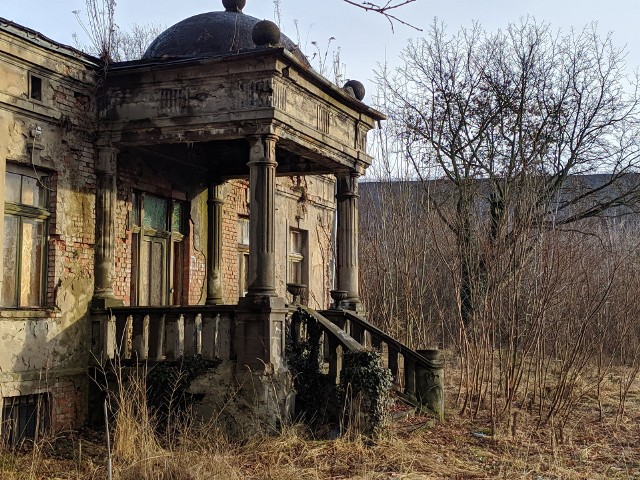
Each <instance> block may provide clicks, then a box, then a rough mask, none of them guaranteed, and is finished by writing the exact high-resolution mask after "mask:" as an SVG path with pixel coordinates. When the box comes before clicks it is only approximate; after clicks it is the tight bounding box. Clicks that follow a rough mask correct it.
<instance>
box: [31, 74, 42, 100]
mask: <svg viewBox="0 0 640 480" xmlns="http://www.w3.org/2000/svg"><path fill="white" fill-rule="evenodd" d="M34 80H37V81H39V82H40V90H39V92H38V93H39V95H38V96H34V88H33V87H34ZM27 81H28V82H29V85H28V88H29V100H31V101H33V102H38V103H43V101H44V77H43V76H42V75H38V74H36V73H35V72H29V76H28V79H27Z"/></svg>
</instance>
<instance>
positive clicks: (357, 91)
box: [342, 80, 366, 101]
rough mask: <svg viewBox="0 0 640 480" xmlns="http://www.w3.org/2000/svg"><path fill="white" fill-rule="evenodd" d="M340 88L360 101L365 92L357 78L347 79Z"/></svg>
mask: <svg viewBox="0 0 640 480" xmlns="http://www.w3.org/2000/svg"><path fill="white" fill-rule="evenodd" d="M342 89H343V90H345V91H346V92H347V93H348V94H349V95H351V96H352V97H354V98H356V99H357V100H360V101H362V99H363V98H364V95H365V93H366V91H365V89H364V85H363V84H362V83H360V82H359V81H357V80H349V81H348V82H347V83H345V84H344V87H342Z"/></svg>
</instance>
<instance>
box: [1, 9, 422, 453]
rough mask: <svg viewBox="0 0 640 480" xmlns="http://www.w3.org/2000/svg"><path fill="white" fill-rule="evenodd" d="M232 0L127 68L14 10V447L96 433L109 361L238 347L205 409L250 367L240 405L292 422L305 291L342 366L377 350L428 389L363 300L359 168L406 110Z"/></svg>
mask: <svg viewBox="0 0 640 480" xmlns="http://www.w3.org/2000/svg"><path fill="white" fill-rule="evenodd" d="M223 4H224V9H225V10H226V11H217V12H210V13H204V14H201V15H196V16H194V17H191V18H188V19H186V20H184V21H182V22H179V23H178V24H176V25H174V26H172V27H170V28H169V29H168V30H166V31H165V32H164V33H162V34H161V35H160V36H159V37H158V38H157V39H156V40H155V41H154V42H153V43H152V44H151V45H150V47H149V48H148V50H147V52H146V54H145V55H144V57H143V58H142V59H140V60H136V61H128V62H121V63H109V62H104V61H103V60H100V59H97V58H94V57H91V56H89V55H86V54H83V53H81V52H79V51H77V50H75V49H73V48H71V47H67V46H64V45H61V44H58V43H56V42H54V41H52V40H50V39H47V38H45V37H44V36H42V35H41V34H39V33H37V32H34V31H32V30H30V29H28V28H25V27H23V26H20V25H16V24H14V23H12V22H9V21H6V20H3V19H0V55H1V58H2V61H1V63H0V209H1V210H3V212H4V221H3V222H1V223H0V244H1V245H2V249H1V250H0V255H1V256H2V265H3V275H2V278H1V279H0V282H1V283H0V301H1V308H0V409H1V412H2V423H1V424H0V425H1V426H0V432H1V434H2V436H3V437H4V438H5V440H6V439H8V440H9V441H17V440H18V439H21V438H28V437H30V436H31V437H32V436H34V434H36V430H38V429H42V428H47V429H50V430H52V431H59V430H62V429H68V428H76V427H79V426H82V425H83V424H84V423H85V422H86V421H87V419H88V417H90V416H91V415H92V412H93V411H97V410H100V409H101V408H102V403H100V401H98V400H95V395H92V394H91V390H92V384H93V383H94V381H93V380H92V371H94V370H95V369H96V368H100V366H101V365H104V364H105V362H108V361H110V360H113V359H116V358H120V359H122V360H123V361H125V360H128V361H137V362H149V363H156V362H162V361H167V360H171V359H179V358H183V357H187V356H193V355H202V357H204V358H210V359H218V360H220V361H221V362H222V363H221V364H220V367H219V368H218V369H216V371H215V372H214V373H212V374H210V375H209V376H208V377H206V378H200V379H198V380H197V381H196V382H194V385H193V386H192V388H193V389H195V390H198V389H199V390H198V391H200V392H201V393H202V395H201V396H200V397H199V398H202V399H203V400H202V405H201V410H202V411H203V412H205V413H206V411H207V409H214V408H216V406H219V404H220V402H221V400H220V399H221V398H223V397H225V395H227V394H228V393H229V391H230V389H237V388H238V387H237V385H242V382H244V381H246V378H249V379H250V381H251V383H252V387H251V388H250V389H248V390H250V395H249V393H247V395H246V398H244V397H243V394H242V392H241V391H240V392H239V393H238V394H237V398H236V399H235V400H234V401H235V402H236V403H242V402H245V404H247V405H249V404H250V405H251V406H252V407H251V408H252V409H253V410H254V411H255V413H256V415H259V416H260V415H262V417H264V418H263V420H264V421H265V422H267V423H269V422H275V420H276V417H277V415H280V414H281V413H282V412H283V411H284V412H286V411H288V410H289V409H290V408H291V404H292V398H293V396H294V393H293V389H292V387H291V385H290V383H291V382H290V381H287V380H286V378H285V377H286V374H285V373H286V365H285V363H284V360H283V356H284V347H285V332H286V331H287V324H288V322H290V319H291V312H292V311H293V305H294V304H295V305H296V308H298V305H303V307H301V308H303V309H305V311H308V312H312V313H311V314H312V315H314V316H315V317H316V318H317V319H318V321H319V322H320V325H321V326H322V328H323V331H324V336H325V339H326V345H325V351H326V356H327V362H328V370H329V373H330V374H333V375H334V376H335V377H337V376H338V375H339V372H340V363H341V362H340V352H341V351H343V350H345V349H357V348H361V346H362V345H369V346H373V347H376V348H378V349H380V350H381V351H382V352H384V362H385V365H387V366H388V367H389V368H390V369H391V371H392V373H393V375H394V376H395V377H396V380H398V378H397V377H398V376H402V381H401V382H400V383H402V384H403V385H404V386H403V388H404V390H405V392H406V393H407V394H408V395H415V389H416V378H419V370H420V368H421V367H420V366H421V365H422V364H423V363H424V360H425V357H423V356H421V355H418V354H417V353H416V352H413V351H411V350H409V349H408V348H406V347H404V346H403V345H401V344H399V343H398V342H395V341H393V339H391V338H390V337H388V336H387V335H385V334H384V333H383V332H381V331H380V330H378V329H376V328H375V327H373V326H372V325H370V324H369V323H368V322H367V321H366V320H365V308H364V306H363V305H362V303H361V301H360V298H359V292H358V178H359V177H360V176H361V175H363V174H364V172H365V170H366V169H367V167H368V166H369V165H370V164H371V161H372V158H371V157H370V156H369V155H368V154H367V151H366V146H367V132H368V131H369V130H371V129H372V128H374V127H375V126H376V123H377V122H378V121H381V120H384V118H385V117H384V115H382V114H381V113H379V112H377V111H376V110H374V109H372V108H370V107H368V106H367V105H365V104H364V103H362V101H361V100H362V99H363V97H364V91H363V89H362V85H361V84H359V83H358V82H348V83H347V85H345V86H344V87H339V86H336V85H334V84H332V83H331V82H330V81H328V80H327V79H325V78H324V77H322V76H321V75H320V74H318V73H316V72H315V71H314V70H313V69H312V68H311V67H310V65H309V63H308V61H307V59H306V58H305V56H304V55H303V54H302V53H301V52H300V50H299V49H298V48H297V47H296V46H295V45H294V44H293V42H291V40H289V39H288V38H287V37H285V36H284V35H282V36H281V34H280V31H279V29H278V28H277V27H276V26H275V24H273V23H271V22H266V21H259V20H258V19H256V18H253V17H251V16H249V15H247V14H245V13H243V12H242V9H243V7H244V4H245V2H244V1H239V0H238V1H230V0H224V1H223ZM332 291H333V292H332ZM330 292H332V293H330ZM293 295H295V298H294V297H293ZM312 309H313V310H312ZM399 365H400V366H401V368H400V369H399ZM283 372H285V373H283ZM416 372H418V373H416ZM400 374H401V375H400ZM243 379H244V380H243ZM267 382H268V383H267ZM273 382H276V383H275V384H276V385H277V386H278V391H277V393H276V395H275V398H270V393H269V391H270V388H267V385H273ZM418 383H419V380H418ZM256 385H262V389H260V388H256ZM418 388H419V387H418ZM232 416H233V415H232ZM242 421H243V420H241V419H239V418H235V419H234V422H236V425H239V424H241V423H242ZM241 427H242V426H241V425H240V426H239V427H238V428H241Z"/></svg>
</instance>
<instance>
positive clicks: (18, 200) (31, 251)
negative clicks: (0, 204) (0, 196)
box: [0, 165, 50, 307]
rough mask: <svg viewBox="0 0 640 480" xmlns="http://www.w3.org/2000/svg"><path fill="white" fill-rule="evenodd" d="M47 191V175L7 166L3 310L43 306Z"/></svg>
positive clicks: (0, 304) (1, 303)
mask: <svg viewBox="0 0 640 480" xmlns="http://www.w3.org/2000/svg"><path fill="white" fill-rule="evenodd" d="M48 190H49V187H48V177H47V176H46V175H41V174H39V173H38V172H37V171H34V170H33V169H28V168H22V167H17V166H11V165H7V173H6V176H5V210H4V241H3V245H2V249H3V258H4V270H3V283H2V291H1V292H0V306H3V307H37V306H41V305H42V304H43V302H44V296H45V295H44V282H45V278H46V277H45V275H46V272H45V268H46V263H47V262H46V243H47V241H46V240H47V239H46V237H47V219H48V218H49V215H50V214H49V211H48V210H47V209H46V205H47V193H48Z"/></svg>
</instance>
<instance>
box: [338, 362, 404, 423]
mask: <svg viewBox="0 0 640 480" xmlns="http://www.w3.org/2000/svg"><path fill="white" fill-rule="evenodd" d="M392 385H393V379H392V376H391V372H390V371H389V369H388V368H386V367H385V366H384V365H383V364H382V357H381V356H380V352H378V351H377V350H374V349H365V350H358V351H354V352H349V351H346V352H344V354H343V356H342V371H341V373H340V386H339V388H338V400H339V402H340V405H348V402H350V401H352V400H353V399H356V398H359V399H360V400H361V404H360V405H359V407H360V408H362V409H363V412H361V413H363V414H365V415H366V416H367V417H368V420H367V422H366V423H367V424H368V425H367V426H366V427H365V430H368V431H371V432H373V431H375V430H377V429H378V428H380V427H381V426H383V425H384V423H385V420H386V416H387V412H388V407H389V402H390V393H391V387H392Z"/></svg>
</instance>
